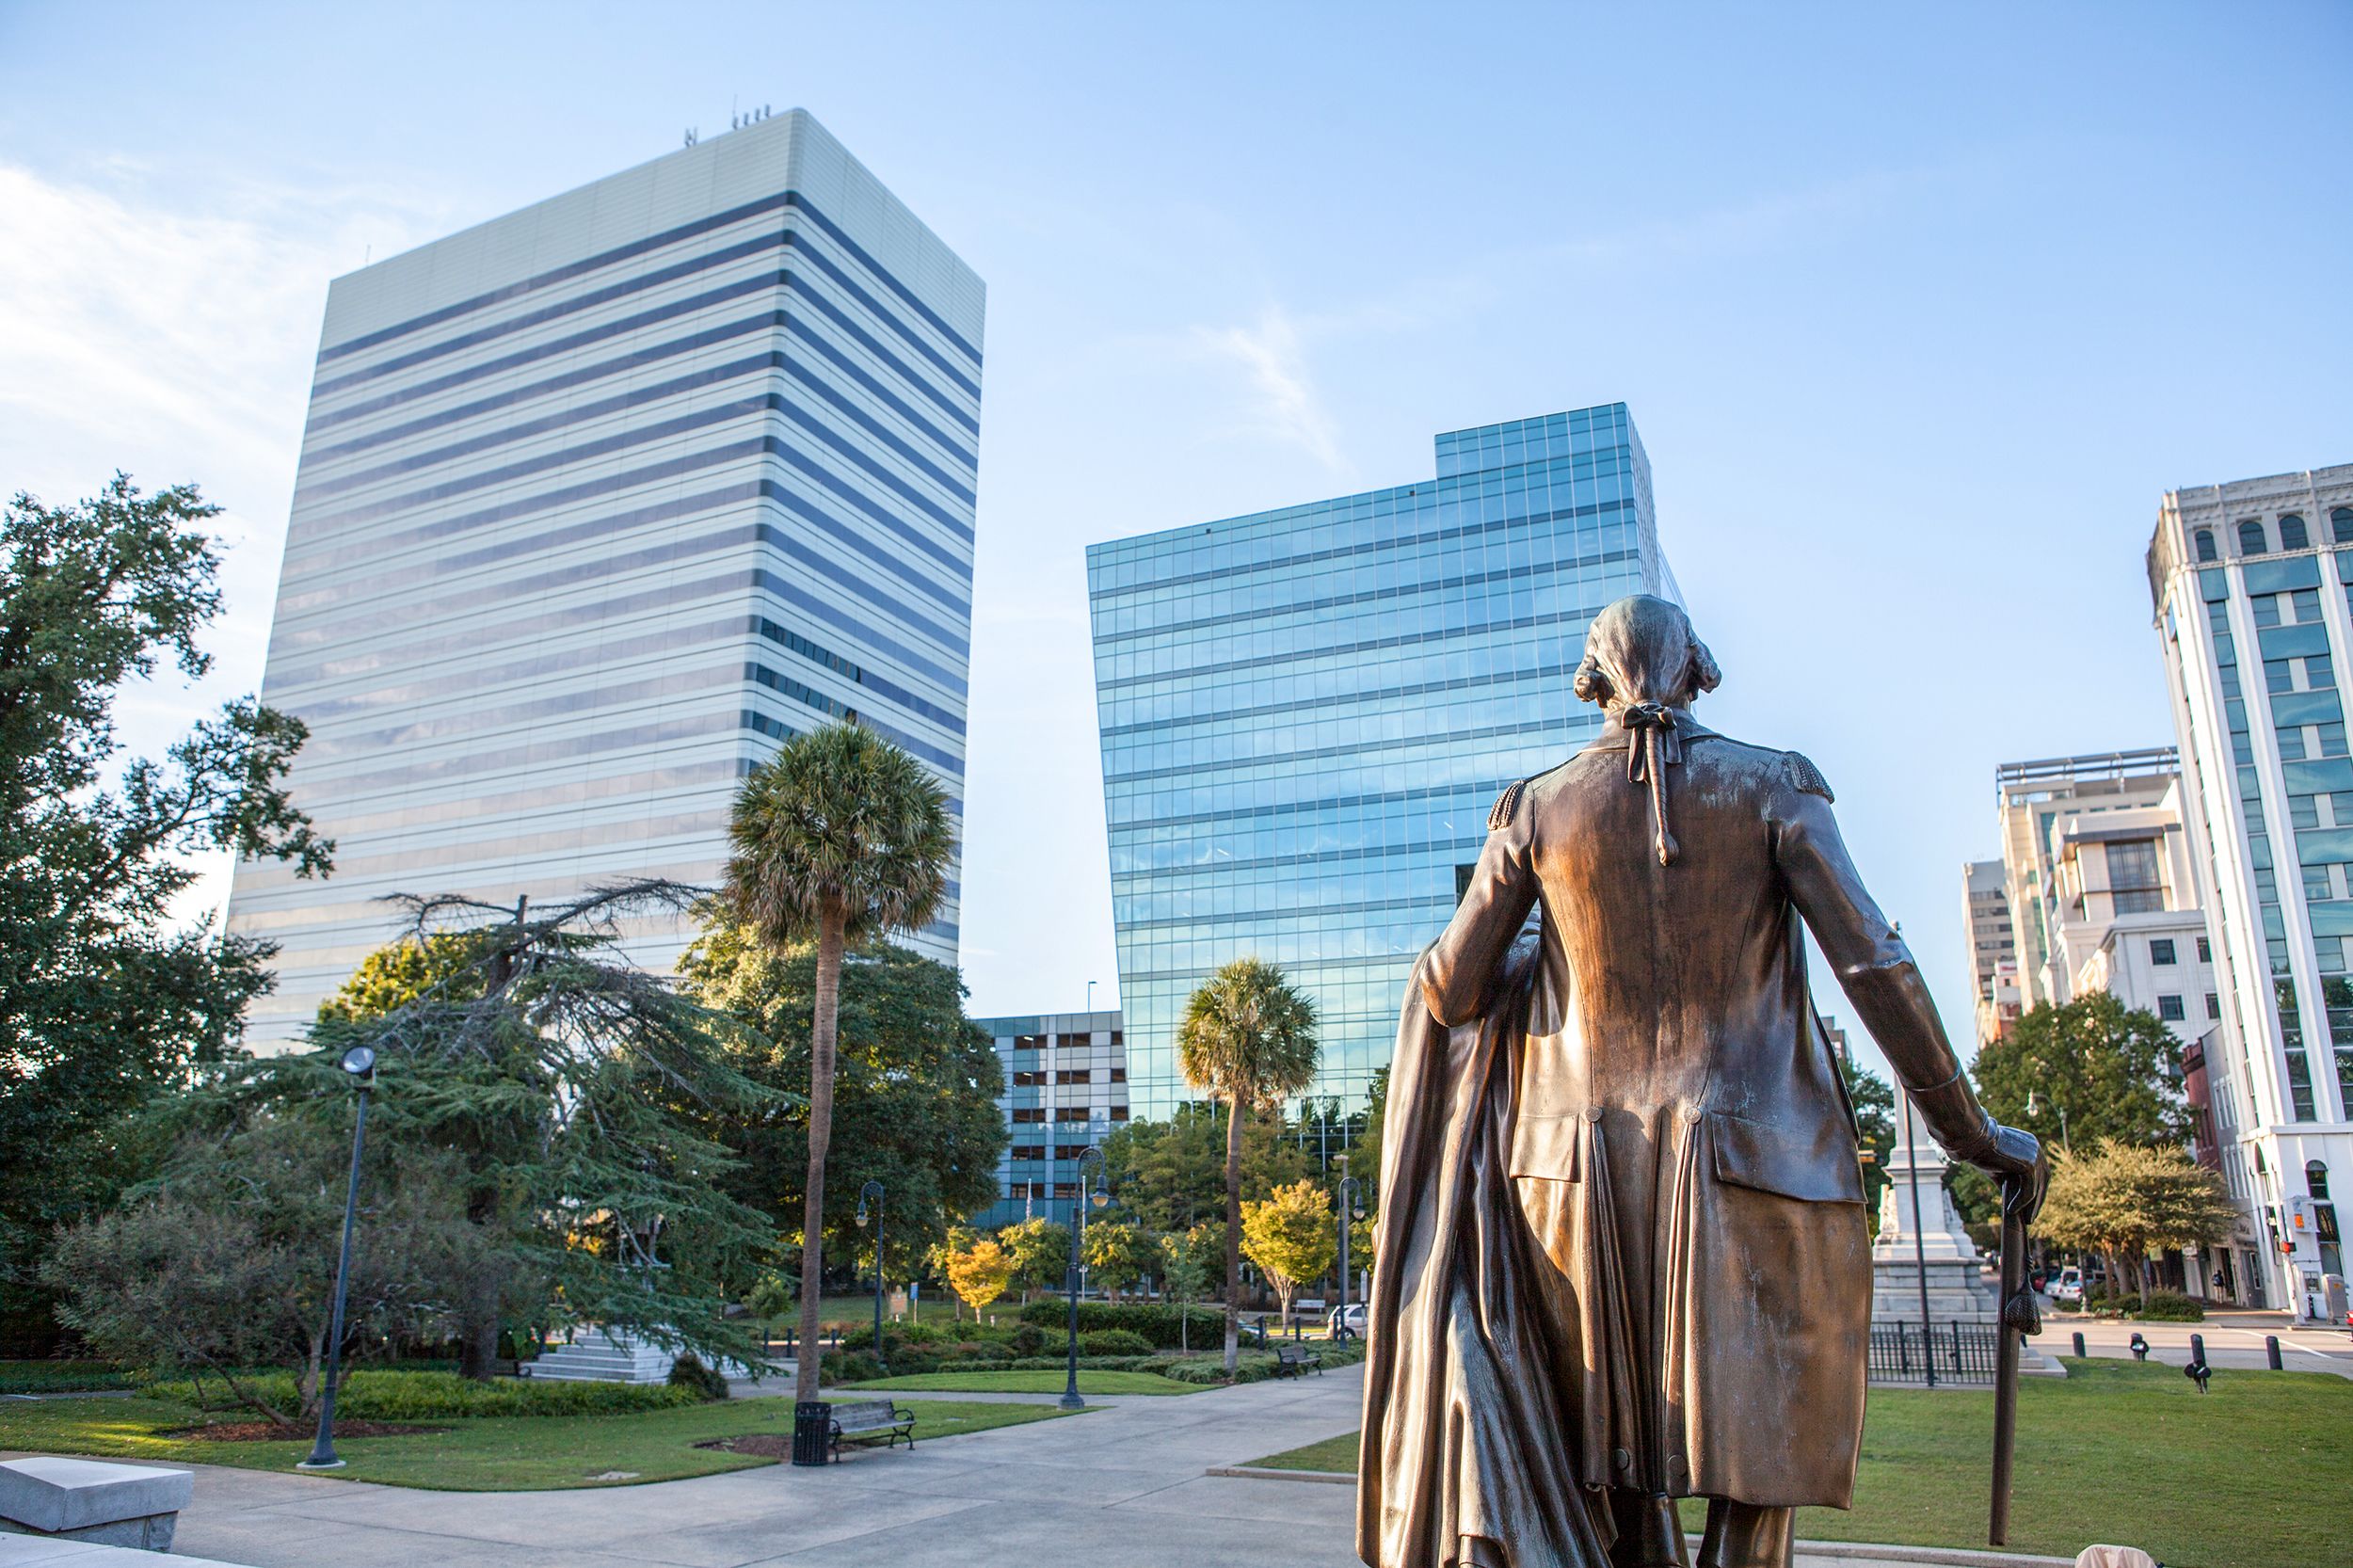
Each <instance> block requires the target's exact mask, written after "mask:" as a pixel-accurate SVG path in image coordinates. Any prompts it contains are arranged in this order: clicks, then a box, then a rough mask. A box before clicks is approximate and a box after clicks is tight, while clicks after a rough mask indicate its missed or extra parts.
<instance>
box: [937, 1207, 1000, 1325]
mask: <svg viewBox="0 0 2353 1568" xmlns="http://www.w3.org/2000/svg"><path fill="white" fill-rule="evenodd" d="M939 1268H940V1272H943V1273H945V1274H946V1275H947V1276H948V1288H949V1289H951V1290H953V1291H954V1292H955V1293H956V1299H957V1300H958V1301H961V1302H962V1303H964V1304H965V1305H967V1306H968V1307H970V1308H971V1309H972V1316H973V1317H975V1318H978V1317H979V1316H980V1315H981V1313H982V1311H983V1310H984V1308H985V1307H987V1305H988V1304H990V1303H991V1302H993V1301H995V1300H996V1299H997V1298H998V1297H1000V1296H1001V1295H1003V1294H1004V1293H1005V1289H1006V1288H1007V1287H1008V1286H1010V1285H1012V1284H1013V1255H1012V1254H1011V1253H1009V1252H1007V1251H1006V1250H1005V1247H1004V1243H1003V1242H1001V1241H1000V1240H997V1238H995V1237H994V1236H990V1235H986V1234H984V1233H983V1232H981V1231H974V1230H961V1229H959V1230H957V1231H955V1232H953V1233H952V1234H951V1235H950V1236H949V1238H948V1240H947V1241H946V1242H945V1243H943V1244H942V1245H941V1247H940V1249H939Z"/></svg>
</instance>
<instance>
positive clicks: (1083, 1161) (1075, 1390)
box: [1061, 1146, 1112, 1410]
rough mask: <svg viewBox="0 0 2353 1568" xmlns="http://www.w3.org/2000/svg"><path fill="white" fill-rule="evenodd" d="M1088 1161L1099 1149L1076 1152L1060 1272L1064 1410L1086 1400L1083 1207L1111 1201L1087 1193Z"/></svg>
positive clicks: (1098, 1154)
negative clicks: (1064, 1309)
mask: <svg viewBox="0 0 2353 1568" xmlns="http://www.w3.org/2000/svg"><path fill="white" fill-rule="evenodd" d="M1088 1160H1094V1161H1095V1162H1096V1164H1098V1165H1099V1164H1101V1163H1102V1162H1103V1151H1102V1150H1101V1149H1098V1148H1095V1147H1093V1146H1089V1147H1087V1148H1084V1149H1081V1150H1080V1151H1079V1160H1078V1166H1079V1169H1078V1177H1079V1184H1078V1190H1077V1192H1076V1193H1075V1194H1074V1198H1073V1201H1072V1203H1071V1205H1070V1267H1069V1268H1068V1269H1066V1270H1064V1272H1063V1282H1064V1284H1065V1285H1067V1286H1068V1287H1069V1288H1070V1340H1069V1352H1068V1361H1069V1376H1068V1377H1067V1378H1066V1379H1065V1380H1064V1384H1063V1390H1062V1400H1061V1404H1062V1407H1063V1408H1064V1410H1084V1409H1085V1408H1086V1407H1087V1402H1086V1400H1082V1399H1080V1397H1079V1259H1080V1256H1083V1255H1084V1253H1085V1251H1086V1242H1087V1207H1088V1206H1089V1205H1090V1204H1092V1205H1093V1206H1094V1207H1095V1208H1104V1207H1106V1206H1107V1205H1109V1204H1110V1203H1111V1201H1112V1195H1111V1194H1110V1193H1109V1192H1094V1193H1090V1192H1088V1190H1087V1188H1088V1184H1089V1183H1090V1182H1091V1181H1092V1180H1093V1178H1092V1177H1091V1176H1088V1175H1087V1161H1088Z"/></svg>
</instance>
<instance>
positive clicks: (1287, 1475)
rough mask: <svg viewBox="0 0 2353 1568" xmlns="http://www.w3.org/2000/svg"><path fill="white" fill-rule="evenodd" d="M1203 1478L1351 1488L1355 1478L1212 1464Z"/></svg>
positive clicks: (1308, 1471) (1244, 1465)
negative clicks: (1223, 1477)
mask: <svg viewBox="0 0 2353 1568" xmlns="http://www.w3.org/2000/svg"><path fill="white" fill-rule="evenodd" d="M1201 1473H1202V1474H1203V1475H1205V1476H1229V1477H1236V1478H1239V1479H1241V1480H1305V1481H1315V1482H1319V1483H1321V1484H1322V1485H1325V1486H1353V1485H1355V1484H1356V1477H1355V1475H1354V1474H1353V1472H1351V1473H1348V1474H1341V1473H1339V1472H1337V1471H1332V1470H1269V1469H1266V1468H1264V1467H1263V1466H1260V1465H1257V1464H1212V1465H1210V1466H1209V1468H1208V1469H1207V1470H1204V1471H1203V1472H1201Z"/></svg>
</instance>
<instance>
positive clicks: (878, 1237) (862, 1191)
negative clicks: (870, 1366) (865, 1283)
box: [857, 1181, 890, 1377]
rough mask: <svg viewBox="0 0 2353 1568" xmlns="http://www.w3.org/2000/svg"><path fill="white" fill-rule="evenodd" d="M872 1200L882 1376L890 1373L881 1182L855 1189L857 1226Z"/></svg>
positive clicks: (876, 1330) (863, 1225) (876, 1328)
mask: <svg viewBox="0 0 2353 1568" xmlns="http://www.w3.org/2000/svg"><path fill="white" fill-rule="evenodd" d="M869 1198H872V1199H873V1200H874V1366H875V1368H876V1369H877V1370H878V1371H879V1373H880V1374H881V1375H882V1376H884V1377H888V1376H889V1375H890V1363H889V1362H888V1361H887V1360H885V1359H884V1358H883V1340H882V1306H883V1254H882V1249H883V1184H882V1183H881V1182H879V1181H869V1182H867V1184H866V1185H865V1186H863V1187H861V1188H859V1189H858V1190H857V1223H858V1228H859V1229H860V1230H863V1229H865V1228H866V1200H867V1199H869Z"/></svg>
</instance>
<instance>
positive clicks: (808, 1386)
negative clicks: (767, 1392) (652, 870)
mask: <svg viewBox="0 0 2353 1568" xmlns="http://www.w3.org/2000/svg"><path fill="white" fill-rule="evenodd" d="M728 840H729V842H730V844H731V845H732V846H733V853H732V854H731V855H730V856H728V870H727V881H726V885H725V887H724V888H723V890H722V892H721V895H720V898H721V904H722V905H723V906H724V908H725V909H726V911H727V913H728V915H729V916H731V917H732V918H733V919H734V920H737V921H738V922H740V923H741V924H743V925H745V926H747V927H749V928H750V929H751V930H752V931H753V932H754V933H755V934H756V935H757V936H759V937H760V940H761V941H763V942H766V943H767V944H769V945H770V946H772V947H775V948H779V949H781V948H785V947H789V946H796V945H798V944H800V943H803V942H808V941H812V940H813V941H814V942H815V943H816V944H817V1006H816V1011H815V1015H814V1016H813V1017H812V1018H811V1020H810V1024H809V1071H808V1191H807V1192H806V1194H805V1195H804V1198H803V1202H802V1220H801V1338H800V1352H799V1354H798V1356H797V1357H796V1358H795V1362H794V1379H793V1392H794V1397H795V1398H796V1399H798V1400H804V1401H806V1400H813V1399H815V1398H816V1397H817V1304H818V1300H819V1298H820V1296H821V1295H822V1293H823V1291H824V1240H823V1238H824V1207H825V1146H826V1144H828V1143H829V1142H830V1141H831V1140H832V1136H833V1073H834V1027H835V1020H836V1017H837V1015H838V1014H839V1012H840V1000H841V953H842V950H843V949H844V948H845V947H847V946H848V945H849V944H851V943H853V942H861V941H865V940H867V939H869V938H871V937H875V936H884V935H887V934H888V933H890V932H894V931H915V930H917V929H920V927H922V926H923V925H925V924H927V923H929V921H930V920H931V919H932V916H933V914H934V913H935V912H936V910H937V909H938V908H939V904H940V900H941V899H942V898H944V897H945V896H946V895H947V890H948V862H949V859H950V857H951V856H952V855H953V854H954V853H955V834H954V831H953V829H952V827H951V826H950V824H949V821H948V802H947V796H946V794H945V793H943V792H941V790H940V788H939V786H938V784H937V783H936V782H935V781H934V779H933V778H932V776H931V775H930V774H929V773H927V772H925V771H924V768H923V765H922V764H921V763H920V762H918V761H917V760H915V759H914V758H912V757H910V756H908V755H907V754H906V753H905V752H904V751H902V750H900V749H899V748H898V747H897V746H895V745H892V744H890V743H889V742H888V741H886V740H884V739H883V738H882V737H881V736H879V735H877V734H875V733H874V732H873V731H872V730H871V729H863V728H859V727H858V726H857V725H856V724H854V723H851V724H831V725H827V726H825V728H823V729H818V730H814V731H812V732H811V733H809V734H807V735H799V736H795V737H794V738H792V740H790V741H787V742H786V743H785V744H784V746H783V749H781V750H780V751H778V752H777V753H776V756H775V757H773V758H771V759H770V760H768V761H767V762H766V763H765V764H763V765H762V766H760V767H759V768H757V769H755V770H753V772H752V774H751V776H749V777H747V778H745V779H744V788H743V790H742V791H741V792H739V793H738V794H737V795H736V797H735V814H734V820H733V821H732V823H730V824H729V825H728Z"/></svg>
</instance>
